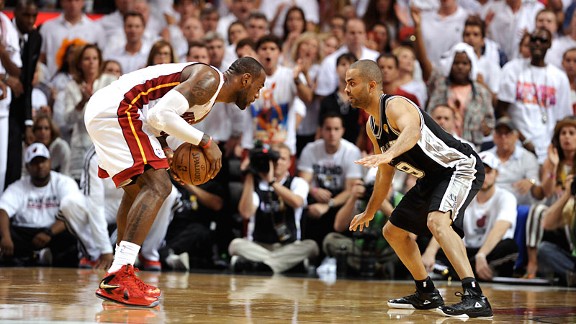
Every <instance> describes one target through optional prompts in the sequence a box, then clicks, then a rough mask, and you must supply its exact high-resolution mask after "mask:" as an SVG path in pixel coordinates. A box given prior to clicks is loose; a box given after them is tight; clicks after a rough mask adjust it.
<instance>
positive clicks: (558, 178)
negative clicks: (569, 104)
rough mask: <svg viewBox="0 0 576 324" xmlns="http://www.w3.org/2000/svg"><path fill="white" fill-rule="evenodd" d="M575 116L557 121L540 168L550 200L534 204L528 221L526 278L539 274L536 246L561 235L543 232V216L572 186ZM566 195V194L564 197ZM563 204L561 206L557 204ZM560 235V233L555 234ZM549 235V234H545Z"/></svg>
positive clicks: (575, 132)
mask: <svg viewBox="0 0 576 324" xmlns="http://www.w3.org/2000/svg"><path fill="white" fill-rule="evenodd" d="M575 161H576V119H574V117H573V116H570V117H566V118H564V119H562V120H560V121H558V122H557V123H556V126H555V127H554V135H553V136H552V144H551V145H550V146H549V147H548V155H547V157H546V160H545V161H544V164H543V165H542V168H541V172H540V174H541V178H540V179H541V182H542V189H543V191H544V195H545V197H546V198H547V201H545V202H544V204H537V205H533V206H532V208H531V209H530V214H529V215H528V220H527V221H526V245H527V254H528V264H527V265H526V275H525V277H526V278H534V277H536V274H537V270H538V266H539V264H538V261H537V258H538V256H537V253H538V252H537V247H538V245H539V243H540V241H541V240H542V239H543V236H544V239H545V240H547V241H553V242H558V238H561V237H562V235H560V236H558V235H554V234H552V235H550V234H549V233H548V235H546V234H547V233H545V232H544V233H543V226H542V221H541V219H542V218H543V217H544V215H545V213H546V210H547V209H548V206H551V205H552V204H553V203H554V202H555V201H556V200H558V199H562V198H561V197H563V194H564V193H565V192H566V191H569V190H570V189H571V188H570V187H566V184H567V183H568V178H569V177H570V175H574V174H576V163H575ZM564 198H565V197H564ZM556 207H561V206H558V205H557V206H556ZM556 234H557V233H556ZM546 236H547V237H546Z"/></svg>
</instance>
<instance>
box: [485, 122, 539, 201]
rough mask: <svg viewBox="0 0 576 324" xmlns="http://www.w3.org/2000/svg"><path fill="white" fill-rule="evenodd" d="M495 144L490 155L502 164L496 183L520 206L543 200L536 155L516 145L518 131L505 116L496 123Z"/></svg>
mask: <svg viewBox="0 0 576 324" xmlns="http://www.w3.org/2000/svg"><path fill="white" fill-rule="evenodd" d="M494 144H495V145H496V146H495V147H493V148H491V149H490V150H489V152H491V153H492V154H494V155H495V156H496V157H497V158H498V161H499V162H500V163H499V164H500V166H499V168H498V178H496V184H497V185H498V186H499V187H500V188H503V189H506V190H508V191H510V192H511V193H512V194H513V195H514V196H515V197H516V200H517V202H518V205H532V204H534V203H536V202H537V201H538V200H541V199H543V198H544V190H543V188H542V186H540V178H539V177H538V171H539V166H538V160H536V157H535V156H534V154H533V153H531V152H529V151H528V150H526V149H525V148H523V147H522V146H519V145H517V144H518V131H517V130H516V126H514V123H513V122H512V120H511V119H510V118H508V117H502V118H500V119H498V120H497V121H496V126H495V127H494Z"/></svg>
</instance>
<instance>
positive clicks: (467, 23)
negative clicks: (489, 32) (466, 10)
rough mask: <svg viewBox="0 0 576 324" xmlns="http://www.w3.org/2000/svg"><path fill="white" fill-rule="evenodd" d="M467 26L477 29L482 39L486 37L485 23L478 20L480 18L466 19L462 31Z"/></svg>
mask: <svg viewBox="0 0 576 324" xmlns="http://www.w3.org/2000/svg"><path fill="white" fill-rule="evenodd" d="M468 26H476V27H479V28H480V33H481V34H482V38H485V37H486V23H485V22H484V20H482V18H480V16H477V15H471V16H468V18H466V21H465V22H464V29H466V27H468Z"/></svg>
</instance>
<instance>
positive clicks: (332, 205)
mask: <svg viewBox="0 0 576 324" xmlns="http://www.w3.org/2000/svg"><path fill="white" fill-rule="evenodd" d="M328 207H330V208H332V207H334V199H333V198H331V199H330V200H329V201H328Z"/></svg>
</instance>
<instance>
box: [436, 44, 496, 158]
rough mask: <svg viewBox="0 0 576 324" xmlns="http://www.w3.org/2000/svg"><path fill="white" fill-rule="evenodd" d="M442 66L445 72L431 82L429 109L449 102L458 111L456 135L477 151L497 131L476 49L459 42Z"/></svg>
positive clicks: (437, 75) (490, 99)
mask: <svg viewBox="0 0 576 324" xmlns="http://www.w3.org/2000/svg"><path fill="white" fill-rule="evenodd" d="M442 64H443V71H439V70H437V69H435V70H434V72H433V75H432V77H431V78H430V80H429V82H430V84H431V85H430V87H431V88H432V89H433V90H432V92H431V94H430V99H429V101H428V107H427V110H428V111H430V109H431V108H432V107H435V106H437V105H438V104H439V103H448V105H449V106H450V107H453V108H454V109H455V111H456V129H455V132H456V134H457V135H458V136H460V137H462V138H463V139H465V140H467V141H470V142H472V143H473V144H474V145H475V146H476V149H477V148H479V147H480V145H482V143H483V142H484V140H485V136H488V135H490V133H491V131H492V128H494V109H493V108H492V96H491V94H490V91H489V90H488V89H487V88H486V87H485V86H483V85H482V84H481V83H479V82H478V81H477V73H478V70H477V57H476V54H475V53H474V49H473V48H472V47H471V46H470V45H468V44H466V43H458V44H456V45H455V46H454V47H452V49H451V50H450V52H449V54H448V56H447V57H446V58H445V59H443V62H442Z"/></svg>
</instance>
